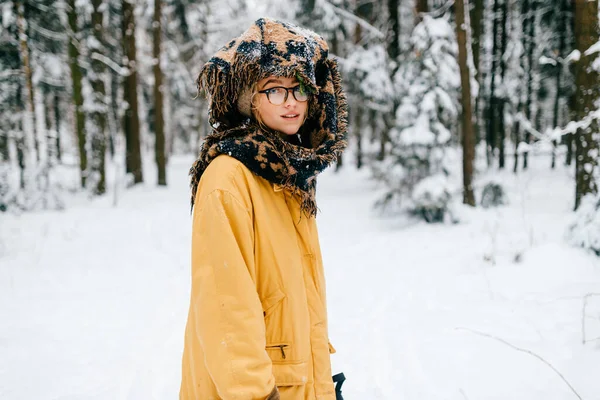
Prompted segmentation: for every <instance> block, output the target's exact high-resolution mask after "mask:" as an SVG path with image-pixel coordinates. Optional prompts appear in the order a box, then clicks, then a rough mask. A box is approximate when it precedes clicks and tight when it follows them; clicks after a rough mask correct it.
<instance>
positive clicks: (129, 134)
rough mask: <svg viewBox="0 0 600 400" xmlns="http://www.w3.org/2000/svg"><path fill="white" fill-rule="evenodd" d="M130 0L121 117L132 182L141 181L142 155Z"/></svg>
mask: <svg viewBox="0 0 600 400" xmlns="http://www.w3.org/2000/svg"><path fill="white" fill-rule="evenodd" d="M130 1H131V0H123V2H122V9H123V23H122V30H123V54H124V56H125V59H126V60H127V61H126V66H127V68H128V70H129V72H128V74H127V76H126V77H125V79H124V82H123V98H124V100H125V102H126V103H127V110H126V111H125V116H124V118H123V130H124V131H125V140H126V157H125V165H126V171H127V172H128V173H131V174H133V182H134V183H140V182H143V180H144V179H143V174H142V155H141V144H140V119H139V114H138V98H137V65H136V45H135V19H134V13H133V12H134V6H133V4H132V3H130Z"/></svg>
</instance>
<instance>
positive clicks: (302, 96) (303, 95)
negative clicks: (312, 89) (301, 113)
mask: <svg viewBox="0 0 600 400" xmlns="http://www.w3.org/2000/svg"><path fill="white" fill-rule="evenodd" d="M290 90H291V91H292V96H294V99H296V101H298V102H301V103H304V102H305V101H307V100H308V92H307V91H306V90H303V89H302V88H301V86H300V85H298V86H294V87H291V88H286V87H283V86H276V87H272V88H269V89H265V90H259V91H258V93H264V94H266V95H267V99H268V100H269V103H271V104H273V105H274V106H280V105H282V104H283V103H285V102H286V101H287V99H288V93H289V91H290Z"/></svg>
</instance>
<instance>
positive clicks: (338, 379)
mask: <svg viewBox="0 0 600 400" xmlns="http://www.w3.org/2000/svg"><path fill="white" fill-rule="evenodd" d="M345 380H346V377H345V376H344V373H343V372H340V373H339V374H337V375H334V376H333V383H335V400H344V398H343V397H342V385H343V384H344V381H345Z"/></svg>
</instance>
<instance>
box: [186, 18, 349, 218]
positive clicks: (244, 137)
mask: <svg viewBox="0 0 600 400" xmlns="http://www.w3.org/2000/svg"><path fill="white" fill-rule="evenodd" d="M327 55H328V48H327V44H326V43H325V41H324V40H323V38H321V37H320V36H318V35H317V34H315V33H313V32H310V31H307V30H304V29H302V28H299V27H296V26H293V25H290V24H287V23H284V22H279V21H274V20H270V19H264V18H263V19H259V20H257V21H256V22H255V23H254V25H252V26H251V27H250V29H248V30H247V31H246V32H245V33H244V34H242V35H241V36H240V37H239V38H237V39H234V40H232V41H231V42H230V43H229V44H228V45H226V46H225V47H223V48H221V50H219V52H217V54H215V56H213V57H212V58H211V59H210V60H209V61H208V62H207V63H206V64H205V65H204V67H203V68H202V71H201V72H200V75H199V77H198V81H197V82H198V90H199V92H200V93H201V92H207V93H208V94H209V96H210V110H209V117H210V123H211V125H212V127H213V130H212V132H211V134H209V135H208V136H207V137H206V139H205V141H204V143H203V145H202V149H201V151H200V156H199V157H198V159H197V160H196V162H194V164H193V165H192V167H191V169H190V176H191V184H190V186H191V190H192V199H191V205H192V207H193V206H194V197H195V193H196V190H197V188H198V183H199V182H200V178H201V176H202V174H203V173H204V171H205V170H206V168H207V167H208V165H209V164H210V162H211V161H212V160H214V159H215V158H216V157H217V156H219V155H221V154H227V155H229V156H231V157H234V158H236V159H237V160H239V161H240V162H242V163H243V164H244V165H245V166H246V167H247V168H248V169H249V170H250V171H252V172H253V173H254V174H256V175H258V176H260V177H262V178H264V179H266V180H268V181H269V182H272V183H275V184H279V185H281V186H283V188H284V189H288V190H290V191H291V192H292V193H294V194H295V195H298V196H299V197H300V199H301V206H302V210H303V211H304V212H305V213H306V214H308V215H310V216H315V215H316V213H317V205H316V201H315V188H316V177H317V175H318V174H319V173H320V172H322V171H323V170H324V169H325V168H326V167H327V166H328V165H330V164H331V163H333V162H334V161H335V160H336V159H337V157H338V156H339V155H340V154H341V153H342V151H343V150H344V149H345V147H346V121H347V104H346V98H345V95H344V93H343V91H342V87H341V80H340V76H339V73H338V70H337V64H336V62H335V61H334V60H331V59H328V58H327ZM271 75H276V76H283V77H296V78H298V80H299V81H301V82H302V83H303V84H304V85H306V86H307V88H308V90H309V91H310V92H311V93H312V96H313V99H312V101H311V102H310V107H309V111H308V117H307V119H306V121H305V123H304V125H303V127H302V128H301V132H299V133H300V136H301V144H292V143H290V142H287V141H285V140H284V139H283V138H282V137H281V136H280V135H279V133H277V132H274V131H271V130H265V129H263V128H261V127H260V126H259V125H258V123H257V122H256V121H254V120H253V119H251V118H250V119H249V118H247V117H246V116H244V115H242V114H241V113H240V111H239V110H238V107H237V100H238V96H240V94H241V93H242V92H243V91H244V90H246V89H247V87H248V86H249V85H250V84H252V83H254V82H258V81H259V80H260V79H263V78H265V77H268V76H271Z"/></svg>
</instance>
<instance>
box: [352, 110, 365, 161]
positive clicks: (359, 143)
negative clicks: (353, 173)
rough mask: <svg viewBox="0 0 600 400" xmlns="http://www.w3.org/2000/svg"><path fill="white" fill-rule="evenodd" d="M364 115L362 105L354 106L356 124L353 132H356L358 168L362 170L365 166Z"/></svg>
mask: <svg viewBox="0 0 600 400" xmlns="http://www.w3.org/2000/svg"><path fill="white" fill-rule="evenodd" d="M362 114H363V109H362V107H360V105H358V104H357V105H355V106H354V124H352V125H353V127H352V130H353V131H354V137H355V139H356V168H358V169H361V168H362V166H363V153H362Z"/></svg>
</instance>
